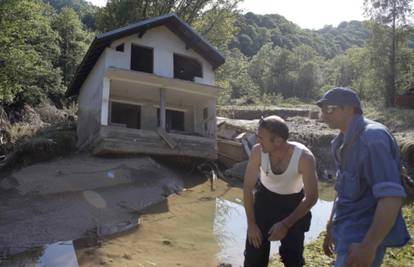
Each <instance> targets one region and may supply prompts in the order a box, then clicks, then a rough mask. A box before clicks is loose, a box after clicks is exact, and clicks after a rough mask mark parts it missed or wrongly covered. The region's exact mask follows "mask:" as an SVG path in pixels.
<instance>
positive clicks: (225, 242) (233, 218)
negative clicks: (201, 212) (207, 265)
mask: <svg viewBox="0 0 414 267" xmlns="http://www.w3.org/2000/svg"><path fill="white" fill-rule="evenodd" d="M332 204H333V202H332V201H325V200H318V202H317V203H316V205H315V206H314V207H313V208H312V215H313V216H312V223H311V227H310V230H309V232H307V233H306V234H305V243H309V242H311V241H313V240H315V239H316V238H317V237H318V235H319V234H320V233H321V232H322V231H323V230H324V229H325V225H326V222H327V221H328V218H329V215H330V212H331V208H332ZM246 231H247V224H246V215H245V211H244V207H243V206H242V205H240V204H237V203H234V202H231V201H228V200H225V199H221V198H217V199H216V211H215V218H214V233H215V235H216V239H217V242H218V244H219V246H220V250H221V251H220V252H219V253H218V255H217V258H218V260H219V261H220V262H223V263H230V264H232V265H234V266H239V265H242V264H243V251H244V244H245V240H246ZM279 245H280V243H279V242H272V246H271V255H275V254H277V253H278V247H279Z"/></svg>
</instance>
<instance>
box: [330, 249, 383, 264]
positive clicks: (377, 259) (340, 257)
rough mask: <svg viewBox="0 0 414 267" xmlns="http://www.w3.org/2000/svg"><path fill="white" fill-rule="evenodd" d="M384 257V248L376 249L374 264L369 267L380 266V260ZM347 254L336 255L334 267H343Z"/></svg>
mask: <svg viewBox="0 0 414 267" xmlns="http://www.w3.org/2000/svg"><path fill="white" fill-rule="evenodd" d="M384 255H385V248H384V247H379V248H378V249H377V253H376V254H375V258H374V262H373V263H372V265H371V267H379V266H381V264H382V260H383V259H384ZM347 256H348V254H347V253H345V254H338V255H336V261H335V267H345V266H346V265H345V263H346V258H347Z"/></svg>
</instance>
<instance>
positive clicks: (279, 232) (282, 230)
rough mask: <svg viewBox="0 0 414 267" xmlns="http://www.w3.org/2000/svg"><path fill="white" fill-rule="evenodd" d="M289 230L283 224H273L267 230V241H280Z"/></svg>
mask: <svg viewBox="0 0 414 267" xmlns="http://www.w3.org/2000/svg"><path fill="white" fill-rule="evenodd" d="M288 231H289V228H288V226H287V225H286V224H285V223H283V222H277V223H275V224H274V225H273V226H272V227H271V228H270V230H269V232H268V234H269V238H268V239H269V241H277V240H282V239H283V238H284V237H285V236H286V235H287V233H288Z"/></svg>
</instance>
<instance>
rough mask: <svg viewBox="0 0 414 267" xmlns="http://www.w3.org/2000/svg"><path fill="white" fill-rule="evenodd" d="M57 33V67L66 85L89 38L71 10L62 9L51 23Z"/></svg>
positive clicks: (77, 17) (80, 58)
mask: <svg viewBox="0 0 414 267" xmlns="http://www.w3.org/2000/svg"><path fill="white" fill-rule="evenodd" d="M53 28H54V29H55V30H56V31H57V32H58V33H59V36H60V40H59V47H60V56H59V59H58V66H59V67H60V68H61V69H62V71H63V83H64V84H65V85H68V84H69V82H70V81H71V80H72V78H73V76H74V74H75V71H76V67H77V66H78V64H79V63H80V61H81V60H82V58H83V56H84V55H85V52H86V49H87V45H88V43H89V39H91V38H90V36H89V35H88V33H87V32H86V31H84V30H83V28H82V23H81V21H80V20H79V16H78V15H77V14H76V12H75V11H74V10H73V9H72V8H67V7H65V8H63V9H62V10H61V11H60V13H59V15H58V16H57V17H56V19H55V20H54V23H53Z"/></svg>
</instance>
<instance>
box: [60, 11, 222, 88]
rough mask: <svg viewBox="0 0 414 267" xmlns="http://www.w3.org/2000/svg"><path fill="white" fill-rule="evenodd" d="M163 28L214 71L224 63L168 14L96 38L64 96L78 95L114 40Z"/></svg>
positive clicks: (196, 34) (174, 17)
mask: <svg viewBox="0 0 414 267" xmlns="http://www.w3.org/2000/svg"><path fill="white" fill-rule="evenodd" d="M161 25H163V26H166V27H167V28H168V29H169V30H171V31H172V32H173V33H174V34H176V35H177V36H178V37H179V38H180V39H181V40H183V42H184V43H185V44H186V46H187V47H189V48H191V49H193V50H194V51H195V52H197V53H199V54H200V55H201V56H203V57H204V58H205V59H206V60H207V61H208V62H209V63H210V64H211V65H212V66H213V68H214V69H215V68H217V67H219V66H220V65H222V64H223V63H224V57H223V55H222V54H221V53H220V52H219V51H218V50H217V49H216V48H214V47H213V46H212V45H211V44H210V43H209V42H208V41H206V40H205V39H204V38H203V37H202V36H201V35H199V34H198V33H196V32H195V31H194V30H193V29H192V28H191V27H190V26H189V25H188V24H187V23H186V22H185V21H183V20H182V19H180V18H179V17H178V16H177V15H176V14H175V13H169V14H166V15H162V16H159V17H155V18H151V19H147V20H143V21H140V22H137V23H134V24H130V25H128V26H125V27H122V28H118V29H115V30H113V31H109V32H105V33H102V34H100V35H98V36H96V37H95V39H94V40H93V42H92V44H91V45H90V46H89V49H88V51H87V52H86V55H85V56H84V58H83V60H82V62H81V63H80V65H79V66H78V68H77V70H76V74H75V76H74V77H73V79H72V81H71V83H70V85H69V87H68V90H67V91H66V95H67V96H74V95H78V94H79V90H80V88H81V86H82V84H83V82H84V81H85V80H86V78H87V77H88V75H89V73H90V71H91V70H92V68H93V67H94V66H95V63H96V61H98V59H99V57H100V56H101V54H102V52H103V51H104V50H105V48H106V47H108V46H109V45H110V44H111V43H112V42H113V41H114V40H117V39H120V38H123V37H126V36H129V35H132V34H136V33H139V34H144V33H145V31H147V30H149V29H151V28H154V27H158V26H161Z"/></svg>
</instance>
